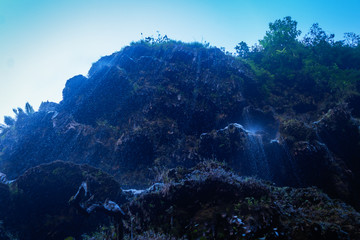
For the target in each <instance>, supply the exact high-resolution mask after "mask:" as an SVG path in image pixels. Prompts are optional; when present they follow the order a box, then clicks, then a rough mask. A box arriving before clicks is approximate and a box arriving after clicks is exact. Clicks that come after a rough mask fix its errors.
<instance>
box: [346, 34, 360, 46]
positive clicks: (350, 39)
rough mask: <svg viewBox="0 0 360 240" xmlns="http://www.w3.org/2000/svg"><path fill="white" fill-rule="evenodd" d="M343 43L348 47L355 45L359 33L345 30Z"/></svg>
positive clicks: (358, 41) (359, 40) (359, 36)
mask: <svg viewBox="0 0 360 240" xmlns="http://www.w3.org/2000/svg"><path fill="white" fill-rule="evenodd" d="M344 39H345V40H344V43H345V45H346V46H349V47H357V46H359V43H360V35H357V34H355V33H353V32H347V33H345V34H344Z"/></svg>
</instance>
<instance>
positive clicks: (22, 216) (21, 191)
mask: <svg viewBox="0 0 360 240" xmlns="http://www.w3.org/2000/svg"><path fill="white" fill-rule="evenodd" d="M82 182H86V183H87V186H88V191H89V194H90V195H91V196H93V197H92V198H93V199H92V201H94V202H105V200H106V199H110V200H112V201H115V202H117V203H118V204H122V203H124V202H125V201H127V197H126V195H125V194H124V193H123V192H122V190H121V188H120V185H119V183H117V182H116V181H115V180H113V178H112V177H110V176H109V175H107V174H105V173H104V172H102V171H101V170H100V169H95V168H93V167H90V166H88V165H76V164H73V163H70V162H63V161H56V162H53V163H50V164H43V165H40V166H38V167H35V168H31V169H29V170H27V171H26V172H25V173H24V174H23V175H21V176H20V177H19V178H17V179H16V181H14V182H12V183H9V184H7V185H4V184H0V203H1V204H0V219H1V221H2V224H3V226H4V227H5V228H6V230H7V231H8V232H10V233H12V235H13V236H18V237H19V238H20V239H64V238H66V237H68V236H73V237H79V236H80V235H81V234H82V233H86V232H89V231H93V230H94V229H96V228H97V227H98V226H99V225H101V224H109V219H108V217H107V216H106V215H105V214H103V213H101V212H98V213H95V214H93V215H89V216H86V215H84V214H82V213H81V212H79V211H78V210H77V209H76V208H75V207H74V206H73V205H71V204H70V203H71V198H72V196H73V195H74V194H75V193H76V191H77V190H78V187H79V186H80V184H81V183H82ZM0 232H1V231H0Z"/></svg>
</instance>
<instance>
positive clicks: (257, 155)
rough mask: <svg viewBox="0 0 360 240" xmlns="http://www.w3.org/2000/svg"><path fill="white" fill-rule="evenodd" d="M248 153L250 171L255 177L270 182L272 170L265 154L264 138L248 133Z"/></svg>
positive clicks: (246, 153)
mask: <svg viewBox="0 0 360 240" xmlns="http://www.w3.org/2000/svg"><path fill="white" fill-rule="evenodd" d="M247 133H248V134H247V138H246V152H245V156H246V157H247V158H248V161H249V167H250V171H251V172H252V174H254V175H258V176H259V177H261V178H264V179H268V180H270V170H269V163H268V159H267V157H266V154H265V150H264V144H263V141H262V136H261V135H260V134H257V133H253V132H250V131H247Z"/></svg>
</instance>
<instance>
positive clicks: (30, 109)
mask: <svg viewBox="0 0 360 240" xmlns="http://www.w3.org/2000/svg"><path fill="white" fill-rule="evenodd" d="M25 111H26V114H27V115H30V114H33V113H34V112H35V111H34V108H33V107H32V106H31V105H30V104H29V103H28V102H27V103H26V104H25Z"/></svg>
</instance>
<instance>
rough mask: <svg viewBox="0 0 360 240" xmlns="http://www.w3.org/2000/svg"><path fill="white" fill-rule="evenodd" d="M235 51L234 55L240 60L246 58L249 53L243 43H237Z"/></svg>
mask: <svg viewBox="0 0 360 240" xmlns="http://www.w3.org/2000/svg"><path fill="white" fill-rule="evenodd" d="M235 50H236V53H237V54H238V55H239V56H240V57H242V58H246V57H248V55H249V52H250V49H249V47H248V45H247V44H246V42H244V41H241V42H239V43H238V45H236V47H235Z"/></svg>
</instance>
